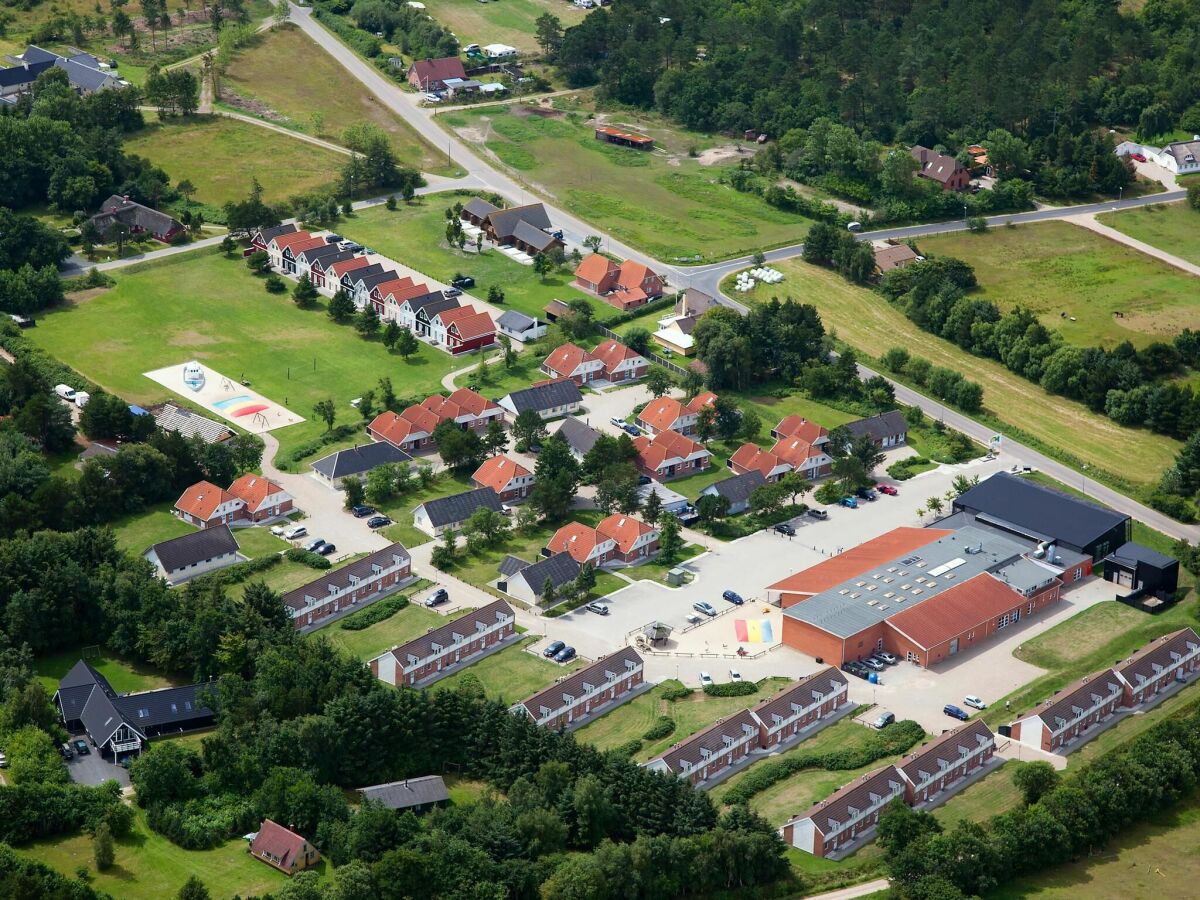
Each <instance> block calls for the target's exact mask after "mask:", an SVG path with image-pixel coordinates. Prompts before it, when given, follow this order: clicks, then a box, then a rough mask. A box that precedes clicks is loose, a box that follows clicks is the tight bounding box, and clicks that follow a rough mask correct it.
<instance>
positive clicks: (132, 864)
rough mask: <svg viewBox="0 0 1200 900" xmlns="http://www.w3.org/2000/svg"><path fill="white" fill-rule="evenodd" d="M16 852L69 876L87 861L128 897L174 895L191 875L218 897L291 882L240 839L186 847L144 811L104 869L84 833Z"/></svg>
mask: <svg viewBox="0 0 1200 900" xmlns="http://www.w3.org/2000/svg"><path fill="white" fill-rule="evenodd" d="M17 852H18V853H20V854H21V855H22V856H27V857H29V858H30V859H35V860H37V861H38V862H40V863H43V864H44V865H47V866H50V867H51V868H52V869H55V870H56V871H58V872H61V873H62V874H63V875H66V876H67V877H69V878H74V877H75V870H76V869H77V868H79V867H80V866H83V867H85V868H87V869H89V870H90V871H91V874H92V882H91V886H92V887H93V888H94V889H95V890H97V891H100V892H103V893H106V894H108V895H111V896H113V897H122V898H128V900H162V898H164V897H174V896H175V895H176V893H178V891H179V889H180V888H181V887H183V885H184V882H186V881H187V880H188V878H190V877H191V876H193V875H195V876H197V877H199V878H200V880H201V881H203V882H204V885H205V887H207V888H208V890H209V892H210V893H211V894H212V895H213V896H214V897H232V896H234V895H235V894H238V895H241V896H243V897H246V896H255V895H263V894H266V893H269V892H271V891H279V890H282V889H283V887H284V886H285V885H286V884H287V882H288V877H287V876H286V875H284V874H283V873H282V872H280V871H278V870H277V869H273V868H271V867H270V866H268V865H266V864H265V863H263V862H260V861H258V860H256V859H254V858H253V857H251V856H250V854H249V853H247V852H246V842H245V841H244V840H242V839H241V838H235V839H233V840H230V841H226V842H225V843H224V844H222V845H221V846H220V847H217V848H215V849H213V850H184V849H182V848H180V847H178V846H176V845H175V844H172V843H171V842H170V841H168V840H167V839H166V838H165V837H163V836H162V835H161V834H159V833H158V832H155V831H151V830H150V827H149V826H148V825H147V824H146V814H145V813H144V812H142V811H141V810H138V811H137V814H136V816H135V818H134V823H133V829H132V831H131V832H130V834H129V835H128V836H127V837H124V838H121V839H119V840H118V841H117V842H116V862H115V863H114V865H113V866H112V867H111V868H109V869H108V870H106V871H104V872H98V871H96V867H95V863H94V862H93V860H92V839H91V838H90V837H89V836H87V835H86V834H77V835H73V836H71V837H65V838H55V839H53V840H48V841H39V842H38V843H36V844H30V845H28V846H25V847H18V848H17ZM328 868H329V867H328V864H327V863H326V862H325V861H323V860H322V862H321V864H320V868H319V869H318V870H317V871H319V872H321V873H322V874H324V873H326V872H327V871H328Z"/></svg>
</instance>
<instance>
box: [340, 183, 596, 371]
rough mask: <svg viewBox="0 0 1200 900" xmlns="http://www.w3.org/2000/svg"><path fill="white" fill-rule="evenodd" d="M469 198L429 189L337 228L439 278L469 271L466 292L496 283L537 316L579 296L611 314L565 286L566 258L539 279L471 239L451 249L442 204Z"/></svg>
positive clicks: (479, 293)
mask: <svg viewBox="0 0 1200 900" xmlns="http://www.w3.org/2000/svg"><path fill="white" fill-rule="evenodd" d="M469 199H470V195H469V194H463V195H459V194H434V195H431V196H426V197H424V198H418V199H417V200H415V201H413V202H412V203H408V204H406V203H401V204H399V205H398V206H397V207H396V209H394V210H388V209H387V208H386V207H383V206H374V207H371V208H370V209H364V210H360V211H359V212H357V213H355V214H354V216H353V217H351V218H349V219H347V220H346V221H344V222H342V223H341V224H340V226H339V231H338V233H339V234H344V235H345V236H346V237H348V238H353V239H354V240H356V241H358V242H359V243H360V244H363V245H364V246H367V247H371V248H373V249H375V250H377V251H379V252H380V253H382V254H383V255H384V256H388V257H391V258H392V259H394V260H396V261H398V262H401V263H403V264H404V265H406V266H411V267H412V268H414V269H416V270H417V271H418V272H422V273H424V274H425V275H428V276H429V277H430V278H436V279H438V280H439V281H442V282H449V281H450V279H451V278H452V277H453V276H454V273H455V272H462V273H464V274H466V275H470V276H472V277H473V278H474V279H475V287H473V288H472V289H471V293H472V294H473V295H475V296H476V297H479V298H480V299H486V298H487V295H488V288H490V287H491V286H492V285H497V286H499V287H500V289H501V290H503V291H504V307H505V308H510V309H515V310H519V311H520V312H523V313H525V314H526V315H529V316H536V317H538V318H540V319H542V321H545V319H546V315H545V313H544V312H543V311H542V310H543V307H545V305H546V304H547V303H549V302H550V301H551V300H565V301H568V302H569V301H571V300H578V299H585V300H587V301H588V302H589V303H590V304H591V306H592V308H593V310H595V314H596V318H598V319H603V318H604V317H605V316H611V315H614V314H615V313H616V309H614V308H613V307H611V306H609V305H608V304H607V303H605V302H603V301H601V300H597V299H596V298H595V297H589V296H587V295H586V294H584V293H583V292H581V291H579V290H576V289H575V288H573V287H570V283H571V280H572V279H573V278H574V274H573V272H572V266H571V265H570V263H569V262H568V264H567V266H566V267H565V268H563V269H562V270H561V271H559V272H556V273H554V274H552V275H549V276H548V277H547V278H545V279H543V278H541V277H540V276H539V275H538V274H537V273H535V272H534V271H533V267H532V266H523V265H521V264H520V263H518V262H515V261H514V260H511V259H509V258H508V257H507V256H505V255H504V254H503V253H500V252H499V251H498V250H490V249H488V245H487V244H484V251H483V253H481V254H479V253H475V252H474V245H473V244H468V247H469V248H470V249H469V250H468V251H467V252H460V251H458V250H451V249H450V246H449V244H448V243H447V242H446V218H445V213H446V209H447V208H449V207H451V206H453V205H454V204H455V203H466V202H467V201H468V200H469ZM466 364H467V363H462V364H461V365H466Z"/></svg>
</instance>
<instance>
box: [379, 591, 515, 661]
mask: <svg viewBox="0 0 1200 900" xmlns="http://www.w3.org/2000/svg"><path fill="white" fill-rule="evenodd" d="M502 619H503V620H508V621H515V620H516V616H515V615H514V613H513V610H512V607H511V606H509V605H508V604H507V603H505V602H504V601H503V600H495V601H493V602H491V603H489V604H487V605H486V606H481V607H479V608H478V609H473V610H471V611H470V612H468V613H465V614H464V615H462V616H460V617H459V618H457V619H454V620H453V621H451V622H447V623H446V624H445V625H442V626H441V627H440V628H435V629H433V631H430V632H427V633H426V634H423V635H421V636H420V637H417V638H413V639H412V640H411V641H409V642H408V643H407V644H401V645H400V646H399V647H393V648H392V649H391V650H389V651H388V652H389V653H391V654H392V656H393V657H395V659H396V662H398V663H399V664H400V665H401V666H409V665H411V664H412V663H411V661H410V660H409V657H410V656H412V657H416V658H417V659H424V658H425V657H427V656H431V655H432V654H433V652H434V649H433V648H434V645H437V646H438V647H450V646H453V645H454V643H455V635H461V636H463V637H469V636H470V635H473V634H475V633H476V632H477V631H479V630H480V629H483V628H491V627H492V626H494V625H496V624H497V623H498V622H500V621H501V620H502ZM385 655H386V654H385Z"/></svg>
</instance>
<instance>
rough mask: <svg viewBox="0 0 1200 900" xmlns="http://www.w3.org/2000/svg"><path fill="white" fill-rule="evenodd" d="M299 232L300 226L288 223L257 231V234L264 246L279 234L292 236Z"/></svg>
mask: <svg viewBox="0 0 1200 900" xmlns="http://www.w3.org/2000/svg"><path fill="white" fill-rule="evenodd" d="M299 230H300V226H299V225H297V224H296V223H295V222H288V223H287V224H286V225H273V226H272V227H270V228H263V229H261V230H259V232H258V234H259V236H260V237H262V240H263V243H264V244H269V243H271V241H272V240H273V239H274V238H277V237H279V236H280V235H281V234H293V233H294V232H297V231H299Z"/></svg>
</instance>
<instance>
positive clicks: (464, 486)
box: [379, 472, 475, 547]
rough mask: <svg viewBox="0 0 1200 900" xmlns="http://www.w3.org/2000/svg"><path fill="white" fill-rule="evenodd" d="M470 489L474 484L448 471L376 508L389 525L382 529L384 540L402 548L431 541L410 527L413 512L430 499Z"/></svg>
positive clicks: (427, 536) (423, 533) (414, 527)
mask: <svg viewBox="0 0 1200 900" xmlns="http://www.w3.org/2000/svg"><path fill="white" fill-rule="evenodd" d="M474 488H475V485H473V484H472V483H471V479H470V478H468V477H466V476H455V475H452V474H451V473H449V472H440V473H438V476H437V478H436V479H434V481H433V483H432V484H430V486H429V487H427V488H420V489H418V490H415V491H410V492H408V493H407V494H404V495H403V496H401V497H397V498H396V499H395V500H393V501H392V502H391V503H385V504H383V505H382V506H381V507H380V509H379V511H380V512H381V513H383V514H384V515H386V516H388V517H389V518H390V519H391V520H392V523H393V524H391V525H389V526H388V527H387V528H385V529H383V535H384V537H386V538H387V539H388V540H389V541H399V542H400V543H401V544H403V545H404V546H405V547H416V546H419V545H420V544H424V543H427V542H429V541H432V540H433V538H431V537H430V536H429V535H427V534H426V533H425V532H423V531H421V530H420V529H418V528H417V527H416V526H415V525H413V510H414V509H416V508H417V507H418V506H420V505H421V504H422V503H427V502H428V501H430V500H437V499H439V498H440V497H449V496H451V495H452V494H461V493H462V492H463V491H470V490H474Z"/></svg>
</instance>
